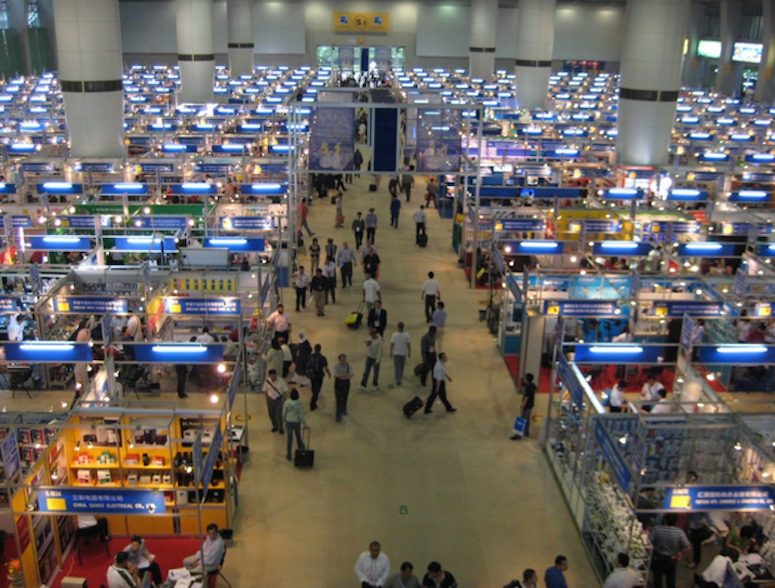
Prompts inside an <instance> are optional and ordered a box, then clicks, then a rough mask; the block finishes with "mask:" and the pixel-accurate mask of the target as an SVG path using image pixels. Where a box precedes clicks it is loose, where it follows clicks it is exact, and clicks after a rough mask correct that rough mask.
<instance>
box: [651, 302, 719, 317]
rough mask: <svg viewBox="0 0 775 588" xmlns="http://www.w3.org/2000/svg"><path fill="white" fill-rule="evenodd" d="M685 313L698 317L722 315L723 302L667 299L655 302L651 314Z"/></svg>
mask: <svg viewBox="0 0 775 588" xmlns="http://www.w3.org/2000/svg"><path fill="white" fill-rule="evenodd" d="M685 314H688V315H689V316H693V317H699V318H713V317H718V316H723V315H724V303H723V302H705V301H701V300H698V301H692V300H672V301H671V300H667V301H664V302H655V303H654V305H653V306H652V307H651V315H652V316H659V317H682V316H684V315H685Z"/></svg>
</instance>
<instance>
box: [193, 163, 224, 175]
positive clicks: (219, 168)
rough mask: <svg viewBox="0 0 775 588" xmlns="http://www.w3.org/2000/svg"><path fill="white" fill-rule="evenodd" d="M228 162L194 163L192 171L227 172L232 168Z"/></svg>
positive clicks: (199, 172)
mask: <svg viewBox="0 0 775 588" xmlns="http://www.w3.org/2000/svg"><path fill="white" fill-rule="evenodd" d="M232 167H233V166H232V165H231V164H228V163H197V164H195V165H194V173H197V174H219V175H220V174H228V173H229V172H231V170H232Z"/></svg>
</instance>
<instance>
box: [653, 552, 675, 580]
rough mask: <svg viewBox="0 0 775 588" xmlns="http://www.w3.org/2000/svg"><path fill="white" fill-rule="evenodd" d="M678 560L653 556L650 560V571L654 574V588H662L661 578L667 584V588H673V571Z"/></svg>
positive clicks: (657, 555)
mask: <svg viewBox="0 0 775 588" xmlns="http://www.w3.org/2000/svg"><path fill="white" fill-rule="evenodd" d="M677 566H678V560H677V559H674V558H672V557H671V556H669V555H660V554H658V553H655V554H654V558H653V559H652V560H651V571H652V572H653V573H654V588H662V578H663V577H664V578H665V581H666V582H667V588H675V570H676V567H677Z"/></svg>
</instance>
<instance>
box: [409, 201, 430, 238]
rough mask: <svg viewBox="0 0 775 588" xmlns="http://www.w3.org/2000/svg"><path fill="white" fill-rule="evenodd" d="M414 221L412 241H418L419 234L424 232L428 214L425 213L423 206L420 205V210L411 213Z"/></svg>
mask: <svg viewBox="0 0 775 588" xmlns="http://www.w3.org/2000/svg"><path fill="white" fill-rule="evenodd" d="M412 220H413V221H414V227H415V228H414V242H415V243H419V242H420V234H423V235H424V234H425V223H427V222H428V215H427V214H426V213H425V207H424V206H420V210H418V211H417V212H415V213H414V214H413V215H412Z"/></svg>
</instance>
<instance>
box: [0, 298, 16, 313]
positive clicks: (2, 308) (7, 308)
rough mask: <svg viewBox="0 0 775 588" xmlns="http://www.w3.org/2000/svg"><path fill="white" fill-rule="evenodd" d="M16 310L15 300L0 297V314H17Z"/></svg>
mask: <svg viewBox="0 0 775 588" xmlns="http://www.w3.org/2000/svg"><path fill="white" fill-rule="evenodd" d="M18 308H19V307H18V306H17V304H16V298H13V297H11V296H0V312H17V311H18Z"/></svg>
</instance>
